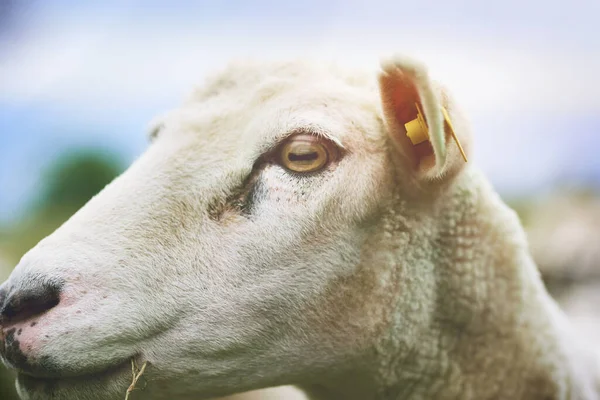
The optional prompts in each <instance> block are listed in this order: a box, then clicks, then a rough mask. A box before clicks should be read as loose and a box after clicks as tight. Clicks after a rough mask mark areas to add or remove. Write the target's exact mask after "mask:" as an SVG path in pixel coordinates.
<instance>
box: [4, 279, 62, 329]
mask: <svg viewBox="0 0 600 400" xmlns="http://www.w3.org/2000/svg"><path fill="white" fill-rule="evenodd" d="M60 289H61V287H60V286H59V285H56V284H53V283H48V282H34V283H31V284H29V285H28V286H27V287H25V288H23V289H20V290H14V291H8V290H7V288H4V289H3V290H1V291H0V325H2V324H6V323H14V322H20V321H26V320H28V319H30V318H32V317H35V316H38V315H40V314H43V313H44V312H46V311H48V310H50V309H52V308H54V307H55V306H56V305H58V303H59V301H60Z"/></svg>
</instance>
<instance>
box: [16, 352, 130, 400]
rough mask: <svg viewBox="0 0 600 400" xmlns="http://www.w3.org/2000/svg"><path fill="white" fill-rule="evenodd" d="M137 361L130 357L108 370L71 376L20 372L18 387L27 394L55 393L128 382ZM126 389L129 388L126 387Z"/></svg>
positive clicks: (18, 374)
mask: <svg viewBox="0 0 600 400" xmlns="http://www.w3.org/2000/svg"><path fill="white" fill-rule="evenodd" d="M136 359H137V358H136V357H130V358H127V359H126V360H124V361H120V362H118V363H115V364H113V365H112V366H110V367H107V368H103V369H99V370H97V371H93V372H86V373H81V374H73V375H69V376H40V375H32V374H30V373H27V372H22V371H19V372H18V373H17V386H18V388H19V390H22V391H25V392H44V393H54V392H56V391H57V390H60V389H61V388H62V387H76V386H82V385H89V384H93V385H101V384H102V383H108V382H112V381H115V380H118V379H119V378H123V380H124V381H126V380H125V378H126V377H128V375H131V363H132V360H134V361H135V362H136V363H138V364H139V360H136ZM129 379H130V378H129ZM125 389H127V388H126V387H125ZM125 389H124V390H125Z"/></svg>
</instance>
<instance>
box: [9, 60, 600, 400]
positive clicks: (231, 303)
mask: <svg viewBox="0 0 600 400" xmlns="http://www.w3.org/2000/svg"><path fill="white" fill-rule="evenodd" d="M415 121H416V122H415ZM407 124H408V126H411V127H412V128H410V129H409V130H408V131H407ZM415 124H417V125H419V127H420V130H419V131H417V130H415V129H417V128H415ZM413 128H414V129H413ZM408 134H412V136H409V135H408ZM453 134H455V135H456V140H455V139H454V138H453ZM151 140H152V143H151V145H150V147H149V148H148V150H147V151H146V152H145V153H144V154H143V155H142V156H141V157H140V158H139V159H138V160H137V161H136V162H135V163H134V164H133V165H132V166H131V167H130V168H129V169H128V170H127V171H126V172H125V173H124V174H123V175H121V176H120V177H119V178H117V179H116V180H115V181H114V182H112V183H111V184H110V185H108V186H107V187H106V188H105V189H104V190H103V191H102V192H101V193H100V194H99V195H98V196H96V197H95V198H93V199H92V200H91V201H90V202H89V203H88V204H86V205H85V206H84V207H83V208H82V209H81V210H79V212H77V213H76V214H75V215H74V216H73V217H72V218H71V219H70V220H69V221H67V222H66V223H65V224H64V225H63V226H61V227H60V228H59V229H58V230H56V231H55V232H54V233H53V234H51V235H50V236H49V237H47V238H46V239H44V240H42V241H41V242H40V243H39V244H38V245H37V246H36V247H35V248H34V249H32V250H31V251H30V252H28V253H27V254H26V255H25V256H24V257H23V259H22V260H21V261H20V263H19V265H18V266H17V267H16V269H15V270H14V272H13V273H12V274H11V276H10V278H9V279H8V281H7V282H5V283H4V284H3V286H2V287H1V289H0V303H2V304H3V306H2V309H1V311H0V312H1V315H2V320H1V321H2V322H1V323H2V329H1V331H2V336H3V339H2V340H1V341H2V342H3V343H2V346H0V353H1V354H2V358H3V360H4V362H5V363H6V364H7V365H8V366H9V367H11V368H14V369H15V370H17V371H18V378H17V387H18V391H19V394H20V396H21V397H22V398H23V399H27V400H38V399H48V398H50V399H56V400H62V399H74V398H77V399H87V400H104V399H115V398H121V397H123V394H124V393H125V390H126V389H127V387H128V386H129V384H130V382H131V365H132V364H133V365H134V366H135V365H137V366H140V365H142V364H144V365H146V366H147V368H146V369H145V374H144V376H143V377H142V378H143V379H145V380H146V384H145V385H143V384H141V385H140V386H141V387H142V388H143V387H145V389H144V392H143V398H145V399H147V400H154V399H166V398H169V399H201V398H211V397H217V396H226V395H230V394H234V393H240V392H244V391H250V390H255V389H261V388H267V387H274V386H279V385H296V386H297V387H298V388H300V389H302V390H303V391H304V393H306V395H307V396H308V397H309V398H310V399H312V400H321V399H323V400H324V399H328V400H336V399H340V400H341V399H345V400H354V399H360V400H365V399H373V400H384V399H586V400H594V399H598V398H599V394H598V393H599V391H600V383H599V381H598V376H599V374H598V371H599V370H600V368H599V366H598V358H597V357H596V354H595V353H593V352H592V349H590V347H588V346H586V345H585V344H584V343H583V342H582V341H581V340H579V339H578V336H577V334H576V333H575V332H573V329H572V328H571V326H570V325H569V322H568V321H567V319H566V318H565V316H564V314H563V313H562V311H561V310H560V309H559V308H558V306H557V305H556V304H555V302H554V301H553V300H552V299H551V298H550V297H549V295H548V294H547V292H546V290H545V288H544V285H543V284H542V282H541V280H540V277H539V272H538V270H537V269H536V266H535V264H534V262H533V261H532V258H531V256H530V254H529V250H528V245H527V241H526V238H525V234H524V231H523V228H522V227H521V225H520V223H519V220H518V218H517V216H516V214H515V213H514V212H513V211H512V210H510V209H509V208H508V207H507V206H505V204H504V203H503V202H502V201H501V199H500V198H499V196H498V195H497V194H496V193H495V192H494V190H493V189H492V187H491V186H490V184H489V183H488V182H487V180H486V179H485V177H484V176H483V175H482V173H481V172H479V170H478V169H477V168H476V166H475V165H474V164H473V162H472V161H469V162H465V160H464V159H463V154H462V153H463V152H464V153H465V154H464V158H465V159H470V158H471V157H470V156H471V149H472V144H471V143H472V139H471V134H470V129H469V127H468V124H467V122H466V119H465V117H463V115H462V113H461V111H460V110H459V108H458V107H457V105H456V102H455V101H454V100H453V99H452V98H451V97H450V95H449V94H448V92H447V91H446V90H445V89H444V88H443V87H442V86H441V85H439V84H437V83H435V82H434V81H433V80H432V79H430V78H429V74H428V72H427V69H426V68H425V67H424V66H423V65H422V64H420V63H419V62H416V61H412V60H410V59H407V58H403V57H400V56H394V57H392V58H390V59H388V60H387V61H384V62H383V63H382V65H381V68H380V70H379V71H370V72H368V71H367V72H366V73H365V72H361V71H350V70H347V69H345V68H344V67H343V66H342V67H337V66H333V65H330V64H324V63H314V64H312V63H309V62H307V61H294V62H288V63H271V64H268V63H267V64H260V63H241V64H234V65H232V66H231V67H229V68H227V69H226V70H225V71H224V72H223V73H222V74H220V75H217V76H216V77H214V78H213V79H212V80H211V81H209V82H208V83H207V84H205V85H204V86H203V87H202V88H200V89H198V90H196V91H195V92H193V94H192V95H191V96H190V98H189V99H188V100H187V101H186V102H185V103H184V104H183V105H182V106H181V107H180V108H178V109H176V110H174V111H171V112H169V113H167V114H165V115H163V116H162V117H160V118H159V119H158V120H157V121H156V122H155V127H154V128H153V129H152V133H151ZM459 145H460V146H459ZM135 394H136V393H135V392H134V396H135ZM140 397H142V396H140Z"/></svg>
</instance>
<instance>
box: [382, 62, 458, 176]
mask: <svg viewBox="0 0 600 400" xmlns="http://www.w3.org/2000/svg"><path fill="white" fill-rule="evenodd" d="M381 66H382V71H381V73H380V75H379V87H380V92H381V101H382V104H383V112H384V116H385V119H386V123H387V128H388V132H389V134H390V136H391V138H392V139H393V142H394V144H395V145H396V146H397V148H398V150H399V151H400V153H401V156H402V158H403V159H404V160H405V161H406V163H407V164H408V165H407V167H408V168H409V169H412V170H413V171H414V173H415V174H416V175H417V176H418V178H423V179H439V178H441V177H443V176H446V175H448V174H449V173H450V172H455V171H458V170H459V169H460V168H461V167H462V165H464V163H465V162H466V161H467V155H466V152H465V149H464V148H463V145H462V143H461V138H464V139H465V141H466V140H467V136H468V133H467V132H464V134H461V133H460V132H456V131H455V128H456V127H459V128H462V127H463V124H462V123H459V124H456V123H455V121H452V119H451V118H453V117H451V110H450V111H449V110H448V105H447V104H443V103H447V102H448V101H447V96H446V94H445V93H442V91H441V90H440V89H438V88H437V87H435V86H434V84H433V83H432V82H431V81H430V79H429V76H428V73H427V69H426V68H425V67H424V66H423V65H421V64H420V63H418V62H415V61H413V60H409V59H405V58H401V57H394V58H392V59H390V60H386V61H384V62H382V64H381ZM460 122H462V121H460Z"/></svg>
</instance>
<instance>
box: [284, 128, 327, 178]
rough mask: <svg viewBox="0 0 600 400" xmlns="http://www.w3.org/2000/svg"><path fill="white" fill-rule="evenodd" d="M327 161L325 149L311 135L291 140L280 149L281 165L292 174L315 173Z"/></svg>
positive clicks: (317, 139)
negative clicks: (292, 172)
mask: <svg viewBox="0 0 600 400" xmlns="http://www.w3.org/2000/svg"><path fill="white" fill-rule="evenodd" d="M328 161H329V152H328V151H327V147H325V145H324V144H323V143H321V142H320V141H319V138H317V137H315V136H312V135H301V136H296V137H293V138H291V139H290V140H289V141H288V142H287V143H285V144H284V146H283V147H282V149H281V164H282V165H283V166H284V167H285V168H287V169H289V170H290V171H294V172H316V171H319V170H321V169H323V168H324V167H325V166H326V165H327V162H328Z"/></svg>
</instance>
